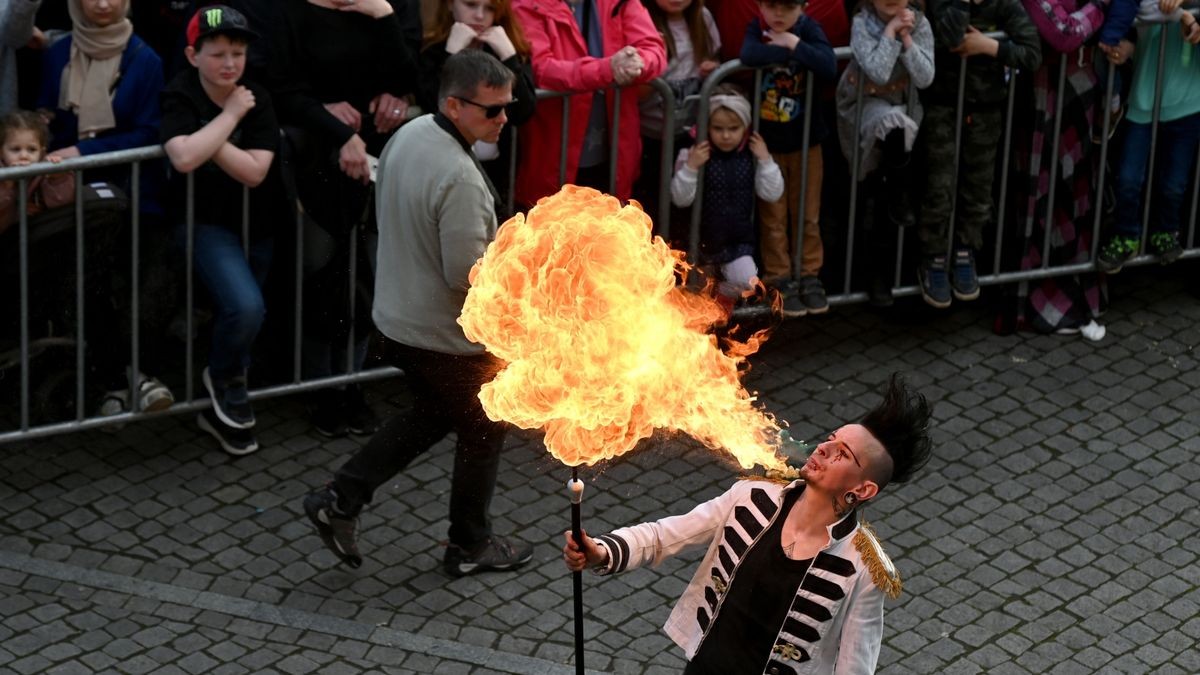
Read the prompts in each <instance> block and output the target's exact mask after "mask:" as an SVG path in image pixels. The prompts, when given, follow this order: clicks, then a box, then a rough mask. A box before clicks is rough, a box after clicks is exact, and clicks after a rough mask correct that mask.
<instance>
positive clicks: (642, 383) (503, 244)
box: [458, 185, 785, 470]
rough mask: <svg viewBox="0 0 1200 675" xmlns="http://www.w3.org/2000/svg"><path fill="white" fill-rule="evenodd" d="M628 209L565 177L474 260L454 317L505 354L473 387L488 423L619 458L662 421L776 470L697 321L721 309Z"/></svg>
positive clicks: (761, 430) (567, 452) (763, 416)
mask: <svg viewBox="0 0 1200 675" xmlns="http://www.w3.org/2000/svg"><path fill="white" fill-rule="evenodd" d="M650 233H651V222H650V218H649V217H648V216H647V215H646V214H645V213H643V212H642V211H641V209H640V208H638V207H637V206H636V205H630V206H625V207H621V205H620V203H619V202H618V201H617V200H616V199H615V198H613V197H610V196H607V195H604V194H601V193H600V192H597V191H596V190H592V189H590V188H580V187H576V186H573V185H568V186H566V187H564V188H563V189H562V190H561V191H560V192H559V193H558V194H556V195H553V196H551V197H547V198H544V199H542V200H540V201H539V202H538V205H537V206H535V207H534V208H533V209H531V210H530V212H529V215H528V218H526V217H525V216H524V215H523V214H517V215H516V216H514V217H513V218H511V219H510V220H508V221H507V222H506V223H505V224H504V225H503V226H502V227H501V228H500V231H499V233H498V235H497V237H496V240H495V241H493V242H492V243H491V244H490V245H489V246H488V249H487V253H486V254H485V255H484V257H483V258H481V259H480V260H479V261H478V262H477V263H475V266H474V268H472V270H471V275H470V279H471V289H470V291H469V292H468V293H467V300H466V303H465V304H464V306H463V311H462V315H461V316H460V317H459V319H458V322H459V324H461V325H462V327H463V330H464V332H465V333H466V336H467V337H468V338H469V339H471V340H472V341H474V342H479V343H482V344H483V345H484V346H486V347H487V349H488V350H489V351H490V352H492V353H493V354H494V355H496V356H497V357H499V358H500V359H502V360H504V361H506V362H507V366H506V367H504V368H503V369H502V370H501V371H500V372H499V373H498V374H497V375H496V377H495V379H494V380H492V381H491V382H489V383H487V384H485V385H484V386H483V389H482V390H481V391H480V393H479V398H480V400H481V401H482V402H483V406H484V409H485V410H486V411H487V414H488V416H489V417H491V418H492V419H494V420H506V421H508V422H511V423H512V424H515V425H517V426H518V427H521V428H525V429H534V428H542V429H544V430H545V443H546V448H547V449H548V450H549V451H550V453H551V454H552V455H554V456H555V457H556V458H558V459H559V460H561V461H562V462H564V463H565V464H567V465H568V466H578V465H580V464H589V465H590V464H594V463H596V462H599V461H601V460H603V459H609V458H612V457H616V456H618V455H621V454H623V453H625V452H628V451H629V450H631V449H633V447H634V446H635V445H636V444H637V443H638V441H640V440H641V439H643V438H648V437H649V436H650V435H651V434H653V433H654V431H655V430H656V429H664V430H678V431H682V432H684V433H686V434H688V435H691V436H693V437H694V438H696V439H698V440H699V441H701V442H703V443H704V444H705V445H708V446H709V447H712V448H725V449H727V450H728V451H729V452H730V453H732V454H733V456H734V458H736V460H737V462H738V463H739V464H740V465H741V466H742V468H744V469H749V468H750V467H752V466H753V465H755V464H759V465H762V466H764V467H767V468H768V469H774V470H784V469H785V464H784V460H783V459H782V458H781V457H780V456H779V455H777V453H776V448H777V446H778V437H779V427H778V426H777V425H776V423H775V421H774V419H773V418H772V417H771V416H770V415H768V414H767V413H765V412H763V411H762V410H760V409H759V408H758V407H756V405H755V398H754V397H753V396H751V395H750V394H749V393H747V392H746V390H745V389H744V388H743V387H742V385H741V383H740V381H739V379H738V366H739V364H740V363H741V362H742V361H744V360H745V357H746V356H747V355H748V354H749V353H752V352H753V351H754V349H756V348H757V345H758V344H759V343H760V342H761V340H762V336H761V335H756V336H754V337H752V338H751V340H749V341H748V342H747V343H746V344H744V345H743V344H740V343H739V344H738V345H737V347H739V348H737V349H730V350H729V352H730V353H729V354H726V353H723V352H722V351H721V349H719V348H718V345H717V340H716V338H715V337H713V336H712V335H709V334H706V332H705V330H706V329H707V328H708V327H709V326H710V325H711V324H712V323H713V321H714V320H715V319H716V318H717V317H719V316H720V315H721V310H720V308H719V307H717V306H716V303H715V302H713V301H712V300H710V299H709V298H707V297H705V296H702V295H697V294H695V293H688V292H684V291H682V290H680V289H679V288H678V287H677V284H676V270H677V269H679V270H682V271H684V272H686V270H687V269H688V266H687V263H686V262H684V260H683V254H682V253H679V252H677V251H673V250H671V249H670V248H669V247H668V246H667V244H666V243H665V242H664V241H663V240H662V238H660V237H653V238H651V237H650Z"/></svg>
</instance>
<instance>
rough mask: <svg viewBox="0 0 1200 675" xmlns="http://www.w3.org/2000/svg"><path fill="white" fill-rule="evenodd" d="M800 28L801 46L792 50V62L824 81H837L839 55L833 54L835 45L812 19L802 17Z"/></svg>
mask: <svg viewBox="0 0 1200 675" xmlns="http://www.w3.org/2000/svg"><path fill="white" fill-rule="evenodd" d="M799 26H800V44H798V45H796V48H795V49H794V50H792V62H793V63H794V64H796V65H800V66H803V67H804V68H806V69H808V70H809V71H810V72H811V73H812V74H813V75H816V76H817V77H819V78H821V79H823V80H829V81H832V80H834V79H836V78H837V55H836V54H834V53H833V45H831V44H829V38H827V37H825V31H823V30H821V25H820V24H818V23H817V22H816V21H813V20H812V19H807V18H806V17H800V23H799Z"/></svg>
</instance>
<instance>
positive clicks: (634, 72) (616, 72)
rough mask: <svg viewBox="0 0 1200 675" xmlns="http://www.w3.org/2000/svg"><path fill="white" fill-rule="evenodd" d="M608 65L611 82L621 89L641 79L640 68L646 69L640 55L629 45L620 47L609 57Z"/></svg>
mask: <svg viewBox="0 0 1200 675" xmlns="http://www.w3.org/2000/svg"><path fill="white" fill-rule="evenodd" d="M609 65H611V66H612V71H613V80H615V81H616V83H617V84H618V85H620V86H622V87H623V86H625V85H627V84H630V83H631V82H633V81H634V80H636V79H637V78H639V77H641V75H642V68H645V67H646V63H645V62H644V61H642V55H641V54H638V51H637V49H636V48H635V47H632V46H630V45H626V46H624V47H622V48H621V49H620V50H618V51H617V53H616V54H613V55H612V56H611V57H609Z"/></svg>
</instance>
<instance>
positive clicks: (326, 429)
mask: <svg viewBox="0 0 1200 675" xmlns="http://www.w3.org/2000/svg"><path fill="white" fill-rule="evenodd" d="M308 421H309V422H310V423H311V424H312V425H313V429H316V431H317V433H319V434H321V435H322V436H324V437H326V438H341V437H342V436H345V435H346V434H347V433H348V432H349V431H350V430H349V429H348V428H347V427H346V406H344V405H342V398H341V392H340V391H336V390H333V389H325V390H321V391H318V392H317V394H316V397H315V398H314V399H313V401H312V407H310V408H309V413H308Z"/></svg>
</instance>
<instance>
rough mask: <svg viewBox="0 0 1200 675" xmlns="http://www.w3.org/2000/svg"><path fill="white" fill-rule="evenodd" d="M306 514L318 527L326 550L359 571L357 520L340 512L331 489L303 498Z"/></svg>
mask: <svg viewBox="0 0 1200 675" xmlns="http://www.w3.org/2000/svg"><path fill="white" fill-rule="evenodd" d="M304 513H305V514H307V515H308V519H309V520H311V521H312V524H313V526H314V527H316V528H317V534H318V535H320V537H321V541H323V542H325V547H326V548H328V549H329V550H330V551H333V554H334V555H336V556H337V557H338V559H339V560H341V561H342V562H344V563H346V564H347V565H349V566H351V567H353V568H355V569H357V568H359V567H361V566H362V555H360V554H359V552H358V518H357V517H354V516H346V515H343V514H341V513H339V512H338V510H337V495H336V494H334V492H333V490H332V489H331V488H328V487H326V488H322V489H321V490H317V491H316V492H310V493H309V494H308V496H307V497H305V498H304Z"/></svg>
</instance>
